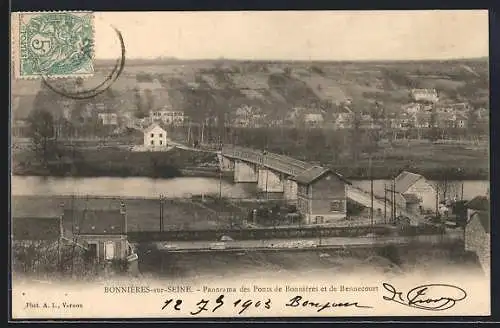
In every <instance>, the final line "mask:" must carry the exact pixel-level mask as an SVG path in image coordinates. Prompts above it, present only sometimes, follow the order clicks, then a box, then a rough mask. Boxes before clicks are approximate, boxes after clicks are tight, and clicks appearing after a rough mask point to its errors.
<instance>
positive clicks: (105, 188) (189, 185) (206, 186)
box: [12, 176, 489, 199]
mask: <svg viewBox="0 0 500 328" xmlns="http://www.w3.org/2000/svg"><path fill="white" fill-rule="evenodd" d="M352 182H353V184H354V185H356V186H359V187H362V188H363V189H365V190H370V181H367V180H354V181H352ZM386 183H387V184H389V183H390V181H388V180H374V183H373V184H374V192H375V193H376V194H380V193H382V195H383V188H384V184H386ZM431 183H434V182H432V181H431ZM462 184H463V194H464V195H463V196H464V199H471V198H473V197H475V196H477V195H486V193H487V192H488V189H489V181H486V180H470V181H450V182H448V183H447V186H448V188H447V189H448V195H449V196H450V197H453V196H454V195H456V196H457V197H458V198H460V197H461V192H462ZM251 189H252V188H249V186H248V185H247V184H234V183H231V182H228V181H226V180H222V181H219V179H216V178H196V177H181V178H174V179H151V178H144V177H129V178H114V177H113V178H107V177H99V178H73V177H65V178H59V177H57V178H56V177H34V176H12V195H14V196H23V195H24V196H30V195H44V196H56V195H57V196H63V195H80V196H86V195H88V196H102V197H104V196H114V197H131V198H134V197H140V198H157V197H159V196H160V195H161V194H162V195H163V196H165V197H167V198H177V197H189V196H191V195H201V194H205V195H208V194H214V195H218V194H219V191H221V194H222V196H223V197H231V198H248V197H252V192H251Z"/></svg>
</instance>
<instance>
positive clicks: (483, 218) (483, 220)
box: [468, 212, 491, 233]
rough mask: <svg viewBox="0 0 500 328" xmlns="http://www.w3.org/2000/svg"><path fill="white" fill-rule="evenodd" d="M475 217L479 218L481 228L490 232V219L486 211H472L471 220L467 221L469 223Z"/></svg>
mask: <svg viewBox="0 0 500 328" xmlns="http://www.w3.org/2000/svg"><path fill="white" fill-rule="evenodd" d="M475 219H477V220H479V223H480V224H481V225H482V226H483V229H484V231H485V232H486V233H490V232H491V219H490V215H489V213H488V212H477V213H474V215H473V216H472V218H471V221H469V222H468V223H469V224H470V223H471V222H472V221H473V220H475Z"/></svg>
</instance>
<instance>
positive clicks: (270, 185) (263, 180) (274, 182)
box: [257, 167, 284, 193]
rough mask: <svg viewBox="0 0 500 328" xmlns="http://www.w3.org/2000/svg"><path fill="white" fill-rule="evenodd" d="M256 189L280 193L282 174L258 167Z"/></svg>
mask: <svg viewBox="0 0 500 328" xmlns="http://www.w3.org/2000/svg"><path fill="white" fill-rule="evenodd" d="M257 190H258V191H261V192H271V193H282V192H283V191H284V178H283V174H282V173H279V172H276V171H273V170H270V169H268V168H265V167H261V168H259V171H258V182H257Z"/></svg>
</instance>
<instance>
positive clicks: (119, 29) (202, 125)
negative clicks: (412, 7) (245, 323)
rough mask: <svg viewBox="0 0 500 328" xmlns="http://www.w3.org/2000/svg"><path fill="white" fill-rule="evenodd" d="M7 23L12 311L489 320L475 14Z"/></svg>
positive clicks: (155, 16)
mask: <svg viewBox="0 0 500 328" xmlns="http://www.w3.org/2000/svg"><path fill="white" fill-rule="evenodd" d="M11 31H12V35H11V41H12V42H11V51H12V56H11V62H12V66H11V85H12V88H11V90H12V91H11V109H10V110H11V117H12V119H11V122H10V123H11V152H12V156H11V158H12V161H11V170H12V172H11V182H12V183H11V190H12V194H11V200H10V201H11V218H10V228H11V231H10V236H11V245H10V246H11V252H10V259H11V262H10V265H11V272H12V274H11V283H12V290H11V298H12V302H11V304H12V314H11V315H12V318H13V319H124V318H145V319H148V318H149V319H151V318H154V319H177V318H205V319H211V318H212V319H213V318H227V319H231V318H276V317H294V318H301V317H324V318H327V317H338V316H342V317H366V316H370V317H381V318H383V317H386V316H450V317H454V316H488V315H490V310H491V309H490V258H491V250H490V209H489V208H490V206H489V204H490V196H489V184H490V180H489V179H490V178H489V170H490V169H489V107H490V106H489V69H488V65H489V63H488V61H489V58H488V49H489V44H488V42H489V40H488V13H487V11H470V10H469V11H464V10H460V11H458V10H457V11H453V10H441V11H439V10H429V11H272V12H271V11H269V12H266V11H234V12H230V11H228V12H201V11H200V12H188V11H183V12H174V11H170V12H166V11H165V12H92V11H47V12H14V13H12V15H11Z"/></svg>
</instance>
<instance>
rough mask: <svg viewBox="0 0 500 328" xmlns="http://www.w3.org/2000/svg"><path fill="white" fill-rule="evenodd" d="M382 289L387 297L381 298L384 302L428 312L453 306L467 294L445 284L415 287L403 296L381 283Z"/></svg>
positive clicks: (389, 285)
mask: <svg viewBox="0 0 500 328" xmlns="http://www.w3.org/2000/svg"><path fill="white" fill-rule="evenodd" d="M382 286H383V287H384V289H385V290H386V291H387V292H389V295H388V296H387V295H384V296H383V297H382V298H383V299H384V300H386V301H391V302H395V303H399V304H402V305H405V306H408V307H413V308H417V309H422V310H428V311H443V310H447V309H450V308H452V307H454V306H455V304H456V303H457V302H459V301H462V300H464V299H465V298H466V297H467V293H466V292H465V290H463V289H462V288H460V287H457V286H453V285H446V284H429V285H421V286H417V287H415V288H413V289H411V290H410V291H408V292H407V293H406V295H403V292H401V291H398V290H397V289H396V288H395V287H394V286H393V285H391V284H389V283H385V282H384V283H383V284H382Z"/></svg>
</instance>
